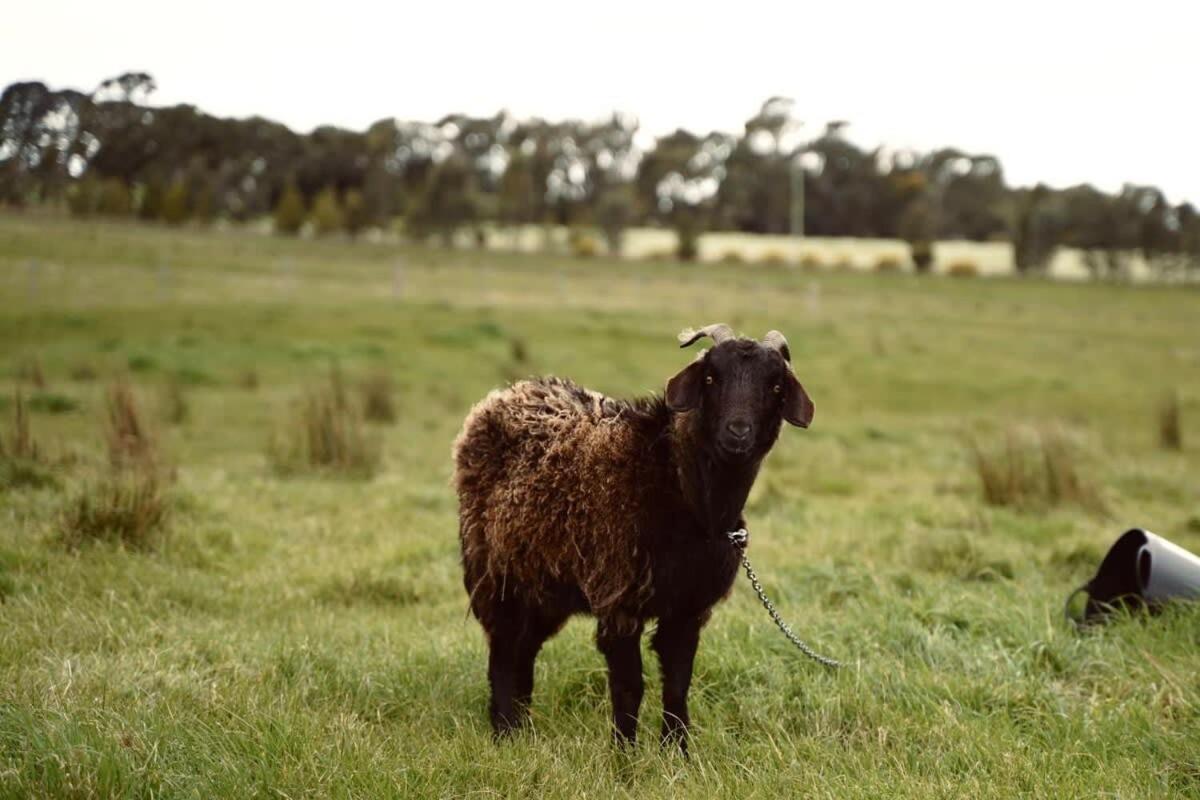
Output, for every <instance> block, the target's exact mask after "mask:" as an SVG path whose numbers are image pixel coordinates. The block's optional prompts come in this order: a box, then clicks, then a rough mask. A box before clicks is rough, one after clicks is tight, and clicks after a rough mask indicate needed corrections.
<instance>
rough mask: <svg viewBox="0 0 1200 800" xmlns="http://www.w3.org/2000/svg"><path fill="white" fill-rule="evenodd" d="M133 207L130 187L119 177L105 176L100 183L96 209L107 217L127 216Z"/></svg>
mask: <svg viewBox="0 0 1200 800" xmlns="http://www.w3.org/2000/svg"><path fill="white" fill-rule="evenodd" d="M132 208H133V200H132V197H131V196H130V193H129V187H128V186H126V185H125V182H124V181H122V180H121V179H119V178H105V179H104V181H103V182H102V183H101V184H100V197H99V200H98V201H97V207H96V210H97V211H98V212H99V213H100V214H103V215H104V216H106V217H125V216H128V215H129V212H130V211H131V210H132Z"/></svg>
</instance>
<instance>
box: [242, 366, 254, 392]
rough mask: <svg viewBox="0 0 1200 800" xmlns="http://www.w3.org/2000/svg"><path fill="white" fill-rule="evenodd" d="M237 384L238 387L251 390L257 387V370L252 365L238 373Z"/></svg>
mask: <svg viewBox="0 0 1200 800" xmlns="http://www.w3.org/2000/svg"><path fill="white" fill-rule="evenodd" d="M237 385H238V388H240V389H245V390H246V391H248V392H253V391H255V390H257V389H258V370H256V369H254V368H253V367H252V368H250V369H248V370H244V371H243V372H242V373H241V374H239V375H238V378H237Z"/></svg>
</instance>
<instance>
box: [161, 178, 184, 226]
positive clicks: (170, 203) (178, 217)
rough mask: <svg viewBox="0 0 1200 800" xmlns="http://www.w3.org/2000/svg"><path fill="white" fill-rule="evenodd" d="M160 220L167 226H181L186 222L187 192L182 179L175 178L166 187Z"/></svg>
mask: <svg viewBox="0 0 1200 800" xmlns="http://www.w3.org/2000/svg"><path fill="white" fill-rule="evenodd" d="M162 218H163V222H165V223H167V224H168V225H182V224H183V223H185V222H187V218H188V190H187V183H186V182H184V180H183V179H182V178H176V179H175V180H173V181H171V185H170V186H168V187H167V191H166V193H165V194H164V195H163V202H162Z"/></svg>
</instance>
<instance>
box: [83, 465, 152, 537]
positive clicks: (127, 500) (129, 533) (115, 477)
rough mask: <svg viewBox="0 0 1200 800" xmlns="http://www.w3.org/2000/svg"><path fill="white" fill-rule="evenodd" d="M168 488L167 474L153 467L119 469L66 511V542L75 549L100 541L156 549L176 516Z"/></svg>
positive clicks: (85, 489) (89, 487)
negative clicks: (173, 515) (169, 498)
mask: <svg viewBox="0 0 1200 800" xmlns="http://www.w3.org/2000/svg"><path fill="white" fill-rule="evenodd" d="M166 488H167V487H166V478H165V476H164V475H163V473H162V471H161V470H159V469H156V468H154V467H151V466H149V465H142V466H137V467H131V468H122V469H118V470H114V471H113V473H112V474H109V475H106V476H104V477H103V478H102V479H100V480H99V481H96V482H94V483H90V484H87V485H85V486H84V487H83V488H82V489H81V490H80V491H79V492H78V493H77V494H75V496H74V497H72V498H71V500H70V501H69V502H68V503H67V505H66V507H65V509H64V510H63V513H62V518H61V531H62V540H63V542H64V543H65V544H66V545H67V546H68V547H72V548H76V547H80V546H82V545H84V544H87V543H89V542H97V541H107V542H117V543H120V544H123V545H126V546H128V547H132V548H134V549H139V550H145V549H149V548H151V547H153V546H154V545H155V544H157V543H158V542H159V540H160V539H161V538H162V536H163V534H164V532H165V530H166V523H167V521H168V518H169V516H170V503H169V500H168V497H167V493H166Z"/></svg>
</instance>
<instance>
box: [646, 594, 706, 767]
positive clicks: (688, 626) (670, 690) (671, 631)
mask: <svg viewBox="0 0 1200 800" xmlns="http://www.w3.org/2000/svg"><path fill="white" fill-rule="evenodd" d="M703 624H704V618H702V617H701V618H697V617H688V618H684V619H664V620H660V621H659V623H658V630H656V631H655V632H654V640H653V646H654V652H656V653H658V661H659V663H660V664H661V665H662V681H663V689H662V696H663V720H662V743H663V744H664V745H666V744H670V743H672V742H674V743H676V744H678V745H679V749H680V750H682V751H683V753H684V754H685V755H686V754H687V735H688V732H687V728H688V722H689V720H688V705H687V698H688V688H689V687H690V686H691V683H692V664H693V663H694V661H695V659H696V648H697V647H698V646H699V644H700V628H701V626H702V625H703Z"/></svg>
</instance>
